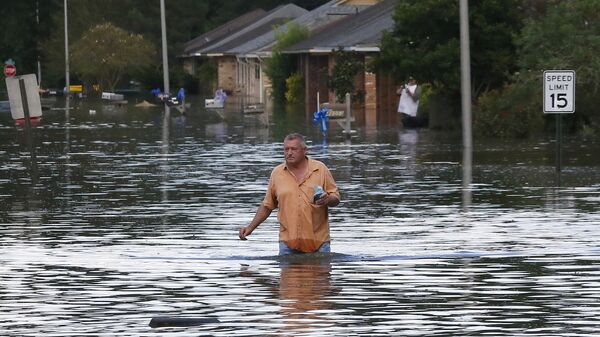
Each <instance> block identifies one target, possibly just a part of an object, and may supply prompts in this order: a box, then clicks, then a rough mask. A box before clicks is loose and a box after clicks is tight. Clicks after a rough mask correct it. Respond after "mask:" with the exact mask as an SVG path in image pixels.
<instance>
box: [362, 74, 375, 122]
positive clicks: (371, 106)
mask: <svg viewBox="0 0 600 337" xmlns="http://www.w3.org/2000/svg"><path fill="white" fill-rule="evenodd" d="M364 88H365V89H364V90H365V126H367V127H373V126H377V75H376V74H375V73H372V72H368V71H366V72H365V87H364Z"/></svg>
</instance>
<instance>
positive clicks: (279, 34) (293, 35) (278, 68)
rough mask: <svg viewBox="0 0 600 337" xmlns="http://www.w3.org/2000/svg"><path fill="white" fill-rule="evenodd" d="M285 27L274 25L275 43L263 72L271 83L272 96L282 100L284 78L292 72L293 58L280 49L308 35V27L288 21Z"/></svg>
mask: <svg viewBox="0 0 600 337" xmlns="http://www.w3.org/2000/svg"><path fill="white" fill-rule="evenodd" d="M285 28H287V29H281V27H275V38H276V40H277V43H276V44H275V46H274V47H273V55H272V56H271V57H270V58H268V59H267V60H266V61H265V65H266V69H265V73H266V75H267V76H268V77H269V79H271V83H272V85H273V97H274V98H275V100H278V101H283V99H284V98H285V91H286V80H287V79H288V77H289V76H290V75H292V74H293V72H294V62H293V61H294V59H293V56H292V55H289V54H282V53H281V50H282V49H284V48H286V47H289V46H291V45H293V44H294V43H298V42H300V41H302V40H304V39H306V38H307V37H308V29H307V28H306V27H303V26H300V25H298V24H296V23H293V22H290V23H288V24H286V26H285Z"/></svg>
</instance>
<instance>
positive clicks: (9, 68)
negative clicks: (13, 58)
mask: <svg viewBox="0 0 600 337" xmlns="http://www.w3.org/2000/svg"><path fill="white" fill-rule="evenodd" d="M16 74H17V67H15V65H14V64H6V65H4V75H6V76H7V77H11V76H15V75H16Z"/></svg>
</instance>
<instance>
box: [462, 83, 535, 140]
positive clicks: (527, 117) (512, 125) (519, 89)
mask: <svg viewBox="0 0 600 337" xmlns="http://www.w3.org/2000/svg"><path fill="white" fill-rule="evenodd" d="M537 82H538V81H536V80H535V76H533V75H532V74H527V76H522V75H518V76H517V77H516V79H515V81H514V83H511V84H508V85H506V86H505V87H503V88H501V89H494V90H491V91H488V92H486V93H485V94H483V95H481V96H480V97H479V98H478V100H477V104H476V105H475V107H474V109H473V131H474V134H475V135H479V136H487V137H489V136H491V137H498V138H524V137H528V136H531V135H532V134H535V133H537V132H541V131H542V130H543V129H544V116H543V113H542V110H543V108H542V102H541V99H539V98H540V97H542V87H541V86H540V85H539V83H537ZM532 98H536V99H532Z"/></svg>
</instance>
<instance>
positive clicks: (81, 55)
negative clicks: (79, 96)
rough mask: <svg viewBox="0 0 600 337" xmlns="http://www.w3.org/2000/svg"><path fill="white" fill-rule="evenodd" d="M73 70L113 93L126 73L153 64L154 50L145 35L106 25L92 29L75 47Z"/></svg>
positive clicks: (73, 50) (73, 48)
mask: <svg viewBox="0 0 600 337" xmlns="http://www.w3.org/2000/svg"><path fill="white" fill-rule="evenodd" d="M72 53H73V55H72V57H71V64H72V67H73V71H74V72H76V73H77V74H79V75H80V76H81V77H82V78H83V79H84V80H86V81H87V82H89V81H91V82H93V83H98V84H100V86H101V88H102V90H110V91H114V89H115V87H116V85H117V84H118V83H119V81H120V80H121V78H122V77H123V76H124V75H126V74H129V75H131V74H134V73H135V71H136V70H137V71H139V70H141V69H143V68H144V67H145V66H148V65H150V63H151V62H152V57H153V55H154V53H155V51H154V47H153V46H152V45H151V44H150V43H149V42H148V41H147V40H146V39H144V37H143V36H142V35H139V34H132V33H128V32H126V31H125V30H123V29H121V28H118V27H116V26H114V25H113V24H111V23H105V24H101V25H98V26H96V27H93V28H92V29H90V30H89V31H88V32H86V33H85V34H84V35H83V36H82V37H81V39H79V40H78V41H77V42H75V43H74V44H73V47H72Z"/></svg>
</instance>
